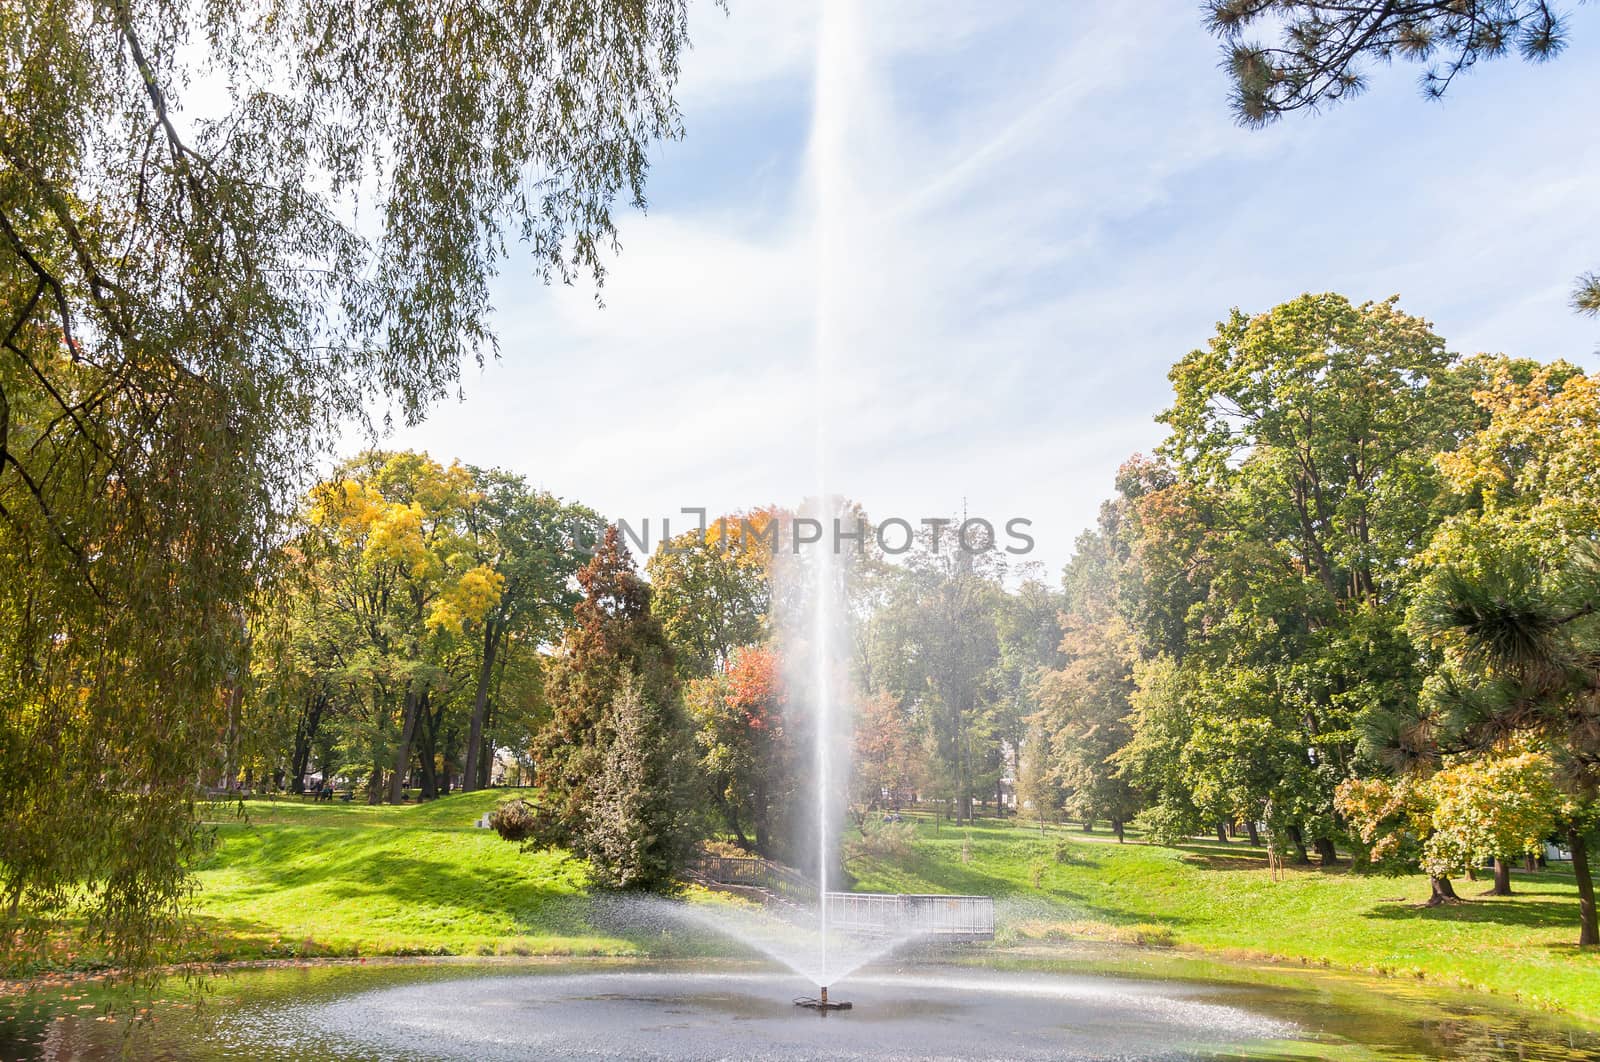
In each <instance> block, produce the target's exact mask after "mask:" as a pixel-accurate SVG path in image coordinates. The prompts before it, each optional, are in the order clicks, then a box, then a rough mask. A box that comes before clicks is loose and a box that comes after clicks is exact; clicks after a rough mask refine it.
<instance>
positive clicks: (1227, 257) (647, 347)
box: [388, 0, 1600, 577]
mask: <svg viewBox="0 0 1600 1062" xmlns="http://www.w3.org/2000/svg"><path fill="white" fill-rule="evenodd" d="M729 7H730V9H729V10H728V11H727V12H726V13H724V12H723V11H722V10H720V9H718V8H717V7H715V6H714V5H711V4H709V3H697V4H696V5H695V6H694V7H693V9H692V21H691V29H692V33H693V36H694V40H695V47H694V50H693V51H692V52H691V53H690V54H689V55H688V56H687V57H686V58H685V62H684V79H683V84H682V91H681V93H680V98H681V102H682V105H683V111H684V120H685V124H686V127H687V134H686V136H685V138H684V139H683V140H682V141H680V142H675V143H671V144H666V145H663V146H661V147H660V148H659V149H658V150H657V151H656V153H655V158H654V162H653V167H652V172H651V177H650V206H649V210H648V212H647V213H646V214H643V215H641V214H637V213H632V212H625V213H624V214H622V217H621V228H622V232H621V242H622V252H621V254H620V255H619V256H618V257H617V258H616V260H615V261H614V262H613V264H612V266H611V272H610V275H609V277H608V280H607V283H606V286H605V291H604V306H603V308H602V307H597V306H596V303H595V300H594V298H593V291H592V290H591V289H587V288H583V287H577V288H567V289H563V288H557V289H548V288H544V287H542V286H540V285H539V284H538V283H537V282H536V281H535V280H534V279H532V278H530V277H529V276H528V275H527V274H526V273H523V272H518V271H516V270H515V269H508V270H507V271H506V273H505V275H503V276H502V277H500V278H499V279H498V281H497V282H496V285H495V294H496V303H497V307H498V309H497V313H496V327H497V329H498V331H499V334H500V337H501V348H502V356H501V358H500V360H499V361H497V362H495V363H493V364H490V365H488V366H487V367H486V368H484V369H483V370H482V371H479V370H477V369H476V368H469V369H468V370H467V371H466V373H465V375H464V379H463V384H462V389H463V393H464V397H463V398H462V400H461V401H459V402H451V403H446V404H444V405H441V406H440V407H439V408H437V409H436V410H435V411H434V413H433V414H432V415H431V416H430V418H429V419H428V421H427V422H426V423H424V424H422V425H420V426H417V427H415V428H407V429H402V430H400V431H397V432H396V433H395V435H394V437H393V438H392V439H390V440H388V443H389V444H390V445H402V446H416V447H421V448H426V449H428V450H429V451H431V452H432V453H433V454H434V455H435V456H437V457H439V458H441V459H446V460H448V459H450V458H460V459H462V460H466V461H470V462H473V463H476V464H483V465H500V466H503V467H506V468H511V469H515V470H517V471H520V472H523V473H525V474H526V475H527V476H528V477H529V478H530V480H532V481H533V482H535V483H537V484H538V485H540V486H542V487H545V488H546V489H549V490H552V491H554V492H556V493H558V494H561V495H563V496H565V497H569V498H576V499H579V500H582V501H584V502H587V503H588V504H590V505H593V506H595V507H596V508H598V509H599V510H601V511H602V512H604V513H606V514H607V515H609V516H612V517H624V518H628V519H630V520H632V521H635V522H636V521H638V520H639V519H641V518H644V517H652V518H654V519H653V521H652V522H653V523H656V522H658V521H659V518H660V517H661V516H662V515H674V514H676V513H677V511H678V509H679V508H680V507H683V506H705V507H708V508H710V509H711V510H712V511H713V512H717V511H727V510H735V509H743V508H748V507H750V506H754V505H760V504H765V503H773V502H776V503H780V504H790V505H792V504H797V503H798V502H799V501H800V500H801V499H802V498H803V497H805V496H806V495H808V494H810V493H811V492H812V491H813V489H814V487H815V483H816V475H815V470H814V461H815V458H814V444H813V440H814V435H815V424H816V421H817V416H818V407H819V403H820V404H823V405H825V407H826V417H827V422H828V423H829V425H830V426H831V432H830V438H831V440H832V445H831V449H832V457H831V458H830V468H831V471H830V478H829V487H830V489H832V490H836V491H841V492H843V493H845V494H848V495H849V496H851V497H854V498H856V499H858V500H859V501H861V502H862V503H863V504H865V506H866V507H867V509H868V511H869V512H870V513H872V514H873V515H875V516H879V517H884V516H891V515H895V516H903V517H906V518H908V519H915V518H918V517H920V516H925V515H926V516H933V515H938V514H941V513H947V512H950V511H954V510H959V509H960V508H961V507H962V506H963V504H964V505H965V507H966V509H967V510H968V511H969V512H971V513H973V514H982V515H986V516H989V517H991V518H993V519H995V520H996V522H1000V521H1003V520H1004V519H1008V518H1010V517H1013V516H1022V517H1027V518H1029V519H1031V520H1032V521H1033V523H1034V532H1035V535H1036V538H1037V540H1038V548H1037V551H1036V553H1035V554H1034V559H1036V560H1039V561H1042V562H1043V563H1044V564H1045V565H1046V566H1047V568H1048V569H1049V571H1050V573H1051V575H1052V577H1053V576H1054V574H1055V572H1056V571H1057V570H1058V569H1059V567H1060V565H1061V563H1062V562H1063V561H1065V560H1066V558H1067V557H1068V556H1069V555H1070V552H1071V545H1072V540H1073V539H1074V538H1075V537H1076V535H1077V534H1078V532H1079V531H1080V530H1081V529H1082V528H1083V527H1084V526H1086V525H1087V524H1089V523H1090V522H1092V520H1093V519H1094V515H1095V511H1096V508H1097V506H1098V504H1099V502H1100V500H1101V499H1102V498H1104V497H1105V496H1106V495H1107V494H1108V493H1109V492H1110V489H1111V485H1112V477H1113V475H1114V473H1115V470H1116V468H1117V466H1118V464H1120V463H1121V461H1123V460H1124V459H1125V458H1126V457H1128V456H1129V455H1130V454H1132V453H1134V452H1136V451H1140V450H1145V451H1147V450H1149V449H1150V448H1151V447H1153V446H1154V445H1155V444H1156V443H1157V442H1159V440H1160V437H1161V432H1160V429H1159V426H1158V425H1156V424H1155V423H1154V422H1153V420H1152V418H1153V416H1154V415H1155V414H1156V413H1157V412H1159V411H1160V410H1161V409H1162V408H1164V406H1165V405H1166V402H1167V398H1168V385H1167V381H1166V371H1167V367H1168V366H1169V365H1170V364H1171V363H1172V362H1173V361H1175V360H1177V359H1178V358H1179V357H1181V356H1182V355H1183V354H1184V353H1185V352H1187V351H1188V350H1190V349H1192V348H1194V347H1196V346H1198V345H1201V344H1203V343H1204V342H1205V340H1206V339H1207V337H1208V336H1209V335H1210V334H1211V332H1212V330H1213V328H1214V325H1215V322H1216V321H1217V320H1219V319H1220V318H1221V317H1222V316H1224V315H1225V314H1226V313H1227V311H1228V310H1229V308H1230V307H1233V306H1239V307H1242V308H1244V309H1246V310H1247V311H1259V310H1265V309H1268V308H1270V307H1271V306H1272V305H1274V304H1276V303H1278V302H1281V301H1283V300H1285V299H1288V298H1292V297H1293V296H1295V295H1297V294H1299V293H1301V292H1303V291H1308V290H1312V291H1324V290H1335V291H1340V292H1343V293H1345V294H1347V295H1349V296H1351V297H1352V298H1355V299H1358V300H1360V299H1367V298H1384V297H1386V296H1388V295H1391V294H1396V293H1398V294H1399V295H1400V296H1401V300H1402V305H1403V306H1404V307H1405V308H1406V309H1407V310H1409V311H1410V312H1412V313H1417V314H1420V315H1422V316H1425V317H1427V318H1428V319H1429V320H1431V321H1432V322H1434V324H1435V327H1436V330H1437V331H1438V332H1439V334H1440V335H1442V336H1443V337H1444V338H1445V340H1446V341H1447V343H1448V344H1449V346H1450V348H1451V349H1452V350H1456V351H1459V352H1462V353H1469V352H1473V351H1479V350H1486V351H1504V352H1506V353H1511V354H1518V355H1524V356H1531V357H1537V358H1542V359H1551V358H1555V357H1566V358H1568V359H1570V360H1574V361H1577V362H1578V363H1580V364H1582V365H1584V366H1585V367H1586V368H1589V369H1594V368H1595V367H1596V366H1597V364H1600V358H1597V357H1596V354H1595V351H1596V348H1597V347H1600V322H1597V321H1595V320H1592V319H1585V318H1581V317H1578V316H1577V315H1575V314H1573V313H1572V312H1571V311H1570V309H1569V308H1568V306H1567V299H1568V295H1569V292H1570V289H1571V286H1572V282H1573V279H1574V278H1575V277H1576V275H1577V274H1579V273H1580V272H1583V271H1585V270H1588V269H1595V268H1600V194H1596V184H1595V175H1596V174H1600V130H1597V128H1596V125H1595V120H1594V117H1593V106H1592V102H1586V101H1593V100H1594V99H1597V98H1600V8H1597V7H1596V6H1595V5H1589V6H1587V7H1578V8H1576V10H1575V13H1574V15H1573V17H1572V23H1571V25H1572V43H1571V46H1570V47H1569V49H1568V51H1567V52H1566V53H1565V54H1564V55H1563V56H1562V57H1561V58H1560V59H1559V60H1557V61H1556V62H1554V63H1551V64H1546V65H1542V66H1527V65H1525V64H1523V63H1521V62H1519V61H1514V60H1502V61H1497V62H1493V63H1490V64H1486V65H1483V66H1481V67H1480V68H1479V69H1477V70H1476V71H1474V72H1472V73H1471V74H1470V75H1468V76H1466V77H1464V78H1462V79H1461V80H1460V81H1458V83H1457V85H1456V86H1455V87H1454V89H1453V90H1452V93H1451V95H1450V96H1449V97H1447V98H1446V99H1445V100H1443V101H1441V102H1429V101H1426V100H1424V99H1422V98H1421V95H1420V93H1419V92H1418V90H1417V87H1416V78H1417V75H1418V73H1419V71H1418V70H1417V69H1416V68H1414V67H1409V66H1399V67H1395V68H1392V69H1388V70H1378V71H1375V72H1374V77H1373V83H1372V87H1371V89H1370V91H1369V92H1368V93H1367V94H1366V95H1365V96H1363V97H1361V98H1359V99H1357V100H1354V101H1352V102H1350V103H1347V104H1344V105H1342V106H1339V107H1336V108H1334V109H1333V110H1331V111H1328V112H1326V113H1324V114H1321V115H1316V116H1312V115H1297V116H1292V117H1290V118H1288V119H1286V120H1284V121H1283V122H1280V123H1278V124H1277V125H1275V126H1274V127H1272V128H1270V129H1268V130H1265V131H1259V130H1258V131H1251V130H1242V129H1239V128H1237V127H1235V126H1234V125H1233V123H1232V120H1231V118H1230V116H1229V113H1228V110H1227V105H1226V96H1227V85H1226V83H1225V81H1224V78H1223V76H1222V74H1221V72H1220V71H1219V70H1218V68H1217V59H1218V51H1217V44H1216V42H1215V41H1214V40H1213V39H1211V38H1210V37H1208V36H1207V35H1206V33H1205V32H1204V30H1203V28H1202V27H1201V22H1200V15H1199V12H1198V8H1197V5H1196V4H1194V3H1193V2H1181V3H1146V4H1141V5H1138V7H1137V9H1136V10H1137V11H1138V12H1139V17H1138V18H1137V19H1132V18H1129V17H1127V14H1128V12H1129V11H1132V10H1135V8H1132V7H1129V6H1126V5H1079V4H1057V5H1043V4H1036V3H1026V4H1025V3H1010V4H1008V3H990V4H983V5H975V4H966V3H927V2H920V3H913V2H910V0H879V2H874V3H872V4H870V5H868V4H863V5H861V6H860V7H859V8H858V9H856V15H855V27H854V29H853V30H852V32H851V34H850V36H851V39H852V40H853V41H854V42H855V45H856V52H855V59H856V61H855V63H854V65H853V66H851V67H850V70H851V71H852V72H851V74H850V76H849V83H848V85H847V86H846V88H847V93H846V97H845V98H846V99H847V100H848V101H849V103H850V106H849V108H848V111H847V113H846V114H845V115H844V121H845V126H846V127H845V131H844V132H843V133H842V134H841V141H840V142H841V143H842V144H843V145H844V147H845V151H844V162H843V164H842V166H841V171H842V173H841V174H839V175H838V176H839V179H840V180H842V181H844V182H845V185H846V186H847V187H848V190H849V191H848V209H847V210H845V211H844V212H843V213H842V214H841V215H840V216H841V218H842V219H843V221H844V222H845V223H846V225H847V229H846V231H847V233H848V235H847V237H846V238H845V239H843V240H842V241H840V242H839V243H838V244H836V245H835V252H834V254H833V255H831V256H830V259H829V263H830V264H829V265H828V269H827V273H828V276H827V279H826V281H825V283H827V284H831V285H832V288H831V290H832V291H833V292H834V293H835V296H834V297H835V298H836V299H838V300H840V302H841V304H842V305H841V306H840V309H839V314H840V319H841V321H842V322H843V324H842V325H841V326H840V328H839V329H838V333H837V334H838V336H839V339H838V342H837V344H836V349H835V350H834V351H833V353H832V354H831V355H830V359H831V361H832V364H833V371H832V373H831V375H830V376H829V378H828V381H827V383H826V385H825V387H823V388H819V386H818V384H817V382H816V373H815V370H814V362H815V354H814V344H813V335H814V330H813V318H814V316H815V309H816V305H817V297H818V295H817V293H818V290H819V282H818V273H819V268H818V257H817V254H816V252H815V249H814V246H813V237H814V231H815V224H814V222H815V217H816V210H817V200H816V196H815V195H814V188H815V183H814V177H815V172H816V171H815V170H814V168H813V167H812V165H811V159H812V155H811V154H810V153H809V151H808V145H809V143H810V140H809V136H810V130H811V115H812V102H813V89H814V87H815V86H814V75H815V70H816V60H815V56H816V47H817V33H818V12H819V11H820V5H818V4H813V3H796V4H777V3H761V4H757V3H751V2H748V0H746V2H743V3H741V2H740V0H732V3H730V5H729ZM676 522H677V523H678V524H679V526H680V528H681V526H682V524H683V522H684V521H683V520H682V518H680V519H679V520H678V521H676Z"/></svg>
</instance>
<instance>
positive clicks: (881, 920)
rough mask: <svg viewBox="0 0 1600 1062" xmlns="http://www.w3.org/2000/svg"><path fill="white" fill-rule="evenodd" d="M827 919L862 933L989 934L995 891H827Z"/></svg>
mask: <svg viewBox="0 0 1600 1062" xmlns="http://www.w3.org/2000/svg"><path fill="white" fill-rule="evenodd" d="M828 924H829V925H831V926H833V927H834V928H835V929H838V930H839V931H840V932H844V933H855V934H859V935H862V936H889V937H899V936H919V937H930V938H934V939H940V940H992V939H993V938H994V897H992V896H943V895H907V894H903V893H885V892H830V893H828Z"/></svg>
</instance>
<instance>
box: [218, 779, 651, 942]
mask: <svg viewBox="0 0 1600 1062" xmlns="http://www.w3.org/2000/svg"><path fill="white" fill-rule="evenodd" d="M504 798H505V795H504V794H503V793H496V792H483V793H470V794H463V795H460V796H453V797H449V798H446V799H444V800H439V801H434V802H431V803H428V804H422V805H402V806H399V807H392V806H386V807H368V806H366V805H364V804H354V805H350V804H341V803H339V802H338V801H334V802H333V803H325V804H313V803H301V802H296V801H291V800H279V801H267V800H252V801H248V802H246V804H245V816H246V817H245V820H244V821H241V820H240V819H238V818H237V817H236V816H235V815H234V814H233V811H234V809H233V808H225V809H216V810H215V811H214V812H213V818H214V819H216V821H217V846H216V848H215V850H214V851H213V852H212V853H211V854H210V855H209V856H207V857H206V858H205V859H204V860H203V861H202V862H201V863H200V865H199V868H198V870H199V873H198V875H197V877H198V885H199V890H198V894H197V908H198V914H199V916H200V920H199V924H200V928H201V930H202V934H203V935H202V937H201V938H200V939H199V940H197V941H196V942H195V943H194V945H193V946H192V948H191V949H190V954H191V956H192V957H195V958H201V959H218V960H225V959H243V958H251V959H254V958H273V957H289V956H321V955H428V954H440V955H444V954H452V955H575V954H576V955H618V954H637V953H638V952H639V950H640V949H639V946H638V944H637V943H635V942H631V941H628V940H624V939H620V938H618V937H614V936H608V935H605V934H602V933H597V932H596V931H595V930H594V929H592V928H591V927H590V926H589V925H588V924H587V923H586V922H585V920H584V913H585V911H586V909H587V906H588V900H587V896H586V892H585V881H584V874H583V868H582V866H581V865H579V864H576V863H573V862H571V861H569V860H565V859H563V858H561V857H560V856H558V855H555V854H550V853H539V854H528V853H523V852H521V851H519V849H518V846H516V845H513V844H507V843H506V842H504V841H502V840H500V838H499V837H498V836H497V835H495V833H494V832H493V831H490V830H482V829H477V828H475V827H474V825H473V823H474V822H475V821H476V820H477V818H478V816H479V815H481V814H483V812H485V811H487V810H489V809H490V808H492V807H494V805H495V804H496V803H498V802H499V801H500V800H502V799H504Z"/></svg>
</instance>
